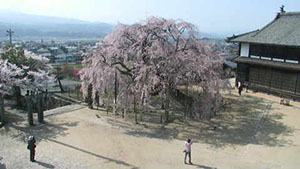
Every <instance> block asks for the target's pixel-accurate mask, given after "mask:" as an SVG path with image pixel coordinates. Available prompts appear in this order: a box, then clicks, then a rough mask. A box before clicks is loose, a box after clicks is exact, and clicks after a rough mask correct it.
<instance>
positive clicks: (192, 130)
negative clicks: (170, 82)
mask: <svg viewBox="0 0 300 169" xmlns="http://www.w3.org/2000/svg"><path fill="white" fill-rule="evenodd" d="M226 99H227V101H228V102H230V105H227V107H226V109H225V111H223V112H221V113H220V115H219V116H217V117H215V118H213V119H211V120H210V121H207V120H200V121H199V120H192V119H189V120H184V121H182V119H178V120H173V122H171V123H167V124H165V123H164V124H154V123H150V122H140V124H139V125H138V127H132V126H130V125H129V124H126V123H122V124H121V123H118V122H117V121H115V120H114V121H112V122H110V123H111V124H112V125H119V124H120V125H121V127H120V128H123V129H124V132H125V133H126V134H128V135H132V136H136V137H149V138H158V139H165V140H170V139H174V138H176V139H180V140H185V139H186V138H188V137H189V138H193V139H195V140H198V142H203V143H207V144H209V145H210V146H212V147H215V148H222V147H226V146H236V145H247V144H250V143H251V142H250V140H251V138H252V137H253V135H254V130H255V128H256V126H257V124H258V121H259V120H260V118H261V117H262V115H263V113H264V110H265V109H266V105H267V104H270V102H268V101H267V100H264V99H262V98H258V97H255V96H250V95H244V96H242V97H239V96H237V95H229V96H227V97H226ZM274 110H276V108H274V107H271V109H270V111H274ZM171 116H172V114H171ZM283 116H284V114H282V113H277V114H269V115H268V116H267V118H266V119H265V120H264V122H263V123H262V126H261V127H260V128H259V134H258V136H257V137H254V138H256V139H255V142H253V143H251V144H259V145H267V146H270V147H275V146H288V145H291V144H292V142H291V141H290V140H286V139H284V138H282V137H278V136H280V135H291V134H292V133H293V131H294V130H293V129H292V128H291V127H289V126H287V125H286V124H284V123H282V122H280V121H279V120H280V119H282V118H283Z"/></svg>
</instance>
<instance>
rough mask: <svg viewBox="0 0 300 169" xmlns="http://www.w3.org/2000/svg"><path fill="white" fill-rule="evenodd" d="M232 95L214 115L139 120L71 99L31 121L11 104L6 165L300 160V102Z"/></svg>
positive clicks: (0, 149) (3, 134) (0, 132)
mask: <svg viewBox="0 0 300 169" xmlns="http://www.w3.org/2000/svg"><path fill="white" fill-rule="evenodd" d="M225 97H226V100H227V101H228V105H227V106H226V108H225V110H224V111H223V112H221V113H220V114H219V115H218V116H217V117H216V118H214V119H212V120H211V121H210V122H208V121H202V122H197V121H191V120H187V121H180V120H175V121H173V122H171V123H169V124H160V123H146V122H140V124H138V125H135V124H134V123H133V122H132V121H131V120H128V119H126V118H125V120H124V119H122V118H121V117H116V118H115V117H114V116H112V115H108V116H107V115H106V112H104V111H101V110H90V109H88V108H86V107H83V106H80V105H72V106H66V107H63V108H58V109H54V110H51V111H48V112H46V113H45V114H46V117H45V120H46V123H45V124H37V125H35V126H33V127H28V126H27V124H26V122H25V119H26V114H24V113H23V114H22V113H17V112H14V110H8V111H10V115H9V120H10V121H12V122H11V123H10V124H8V125H6V126H5V127H3V128H1V129H0V157H3V159H2V160H1V161H2V162H3V163H4V164H5V166H4V165H2V168H8V169H10V168H80V169H81V168H104V169H107V168H131V169H138V168H149V169H152V168H163V169H168V168H170V169H171V168H180V169H182V168H203V169H214V168H219V169H227V168H228V169H229V168H249V169H254V168H255V169H257V168H278V169H294V168H295V169H296V168H299V166H300V160H298V159H299V157H300V123H299V119H300V104H299V103H297V102H292V103H291V106H283V105H280V104H279V100H280V99H279V98H277V97H274V96H269V95H266V94H261V93H253V92H249V93H243V95H242V96H238V95H237V93H236V91H235V90H233V91H232V92H231V94H226V95H225ZM214 127H216V129H214ZM29 135H35V136H36V137H37V140H38V144H37V154H36V160H37V162H36V163H31V162H29V152H28V151H27V149H26V138H27V137H28V136H29ZM187 137H191V138H193V139H194V140H195V143H194V144H193V145H192V161H193V163H194V165H185V164H184V163H183V157H184V153H183V152H182V151H183V143H184V139H186V138H187ZM0 168H1V166H0Z"/></svg>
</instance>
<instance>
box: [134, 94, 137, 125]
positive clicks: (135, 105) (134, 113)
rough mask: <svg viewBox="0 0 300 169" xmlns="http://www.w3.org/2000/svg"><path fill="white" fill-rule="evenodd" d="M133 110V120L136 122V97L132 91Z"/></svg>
mask: <svg viewBox="0 0 300 169" xmlns="http://www.w3.org/2000/svg"><path fill="white" fill-rule="evenodd" d="M133 111H134V120H135V124H138V121H137V110H136V97H135V93H133Z"/></svg>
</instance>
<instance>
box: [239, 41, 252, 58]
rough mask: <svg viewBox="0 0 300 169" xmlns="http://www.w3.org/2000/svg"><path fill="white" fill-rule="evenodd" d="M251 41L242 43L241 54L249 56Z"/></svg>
mask: <svg viewBox="0 0 300 169" xmlns="http://www.w3.org/2000/svg"><path fill="white" fill-rule="evenodd" d="M249 48H250V45H249V43H241V56H244V57H248V56H249Z"/></svg>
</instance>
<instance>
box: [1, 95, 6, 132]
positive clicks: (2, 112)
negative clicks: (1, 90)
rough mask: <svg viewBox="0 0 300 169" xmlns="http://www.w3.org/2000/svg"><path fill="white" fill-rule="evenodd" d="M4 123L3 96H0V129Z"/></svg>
mask: <svg viewBox="0 0 300 169" xmlns="http://www.w3.org/2000/svg"><path fill="white" fill-rule="evenodd" d="M4 123H5V111H4V98H3V95H2V94H0V127H2V126H3V125H4Z"/></svg>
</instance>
